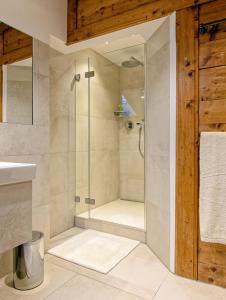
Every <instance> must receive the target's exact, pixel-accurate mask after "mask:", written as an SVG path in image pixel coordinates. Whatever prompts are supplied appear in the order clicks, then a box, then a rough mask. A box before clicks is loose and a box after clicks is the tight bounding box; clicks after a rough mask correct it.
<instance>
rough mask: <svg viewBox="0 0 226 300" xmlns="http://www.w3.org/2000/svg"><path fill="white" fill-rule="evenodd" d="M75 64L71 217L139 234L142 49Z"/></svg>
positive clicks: (85, 56) (87, 54)
mask: <svg viewBox="0 0 226 300" xmlns="http://www.w3.org/2000/svg"><path fill="white" fill-rule="evenodd" d="M100 52H101V53H100ZM75 64H76V76H75V90H76V97H75V98H76V108H75V120H76V121H75V122H76V126H75V128H76V143H75V144H76V154H75V155H76V164H75V165H76V180H75V181H76V182H75V184H76V216H77V218H89V219H96V220H102V221H107V222H112V223H118V224H121V225H126V226H130V227H135V228H139V229H142V230H144V101H145V99H144V83H145V72H144V45H143V44H141V45H136V46H131V47H127V48H123V49H120V50H117V51H109V52H103V53H102V51H99V53H98V52H96V51H94V50H92V49H90V50H85V51H82V52H81V53H80V54H77V56H76V60H75ZM76 78H77V79H76Z"/></svg>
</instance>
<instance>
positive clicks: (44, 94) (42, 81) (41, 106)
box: [33, 73, 49, 126]
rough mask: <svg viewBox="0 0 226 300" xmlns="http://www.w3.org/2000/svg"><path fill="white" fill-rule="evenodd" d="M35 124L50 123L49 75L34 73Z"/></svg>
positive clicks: (45, 124) (44, 124) (46, 124)
mask: <svg viewBox="0 0 226 300" xmlns="http://www.w3.org/2000/svg"><path fill="white" fill-rule="evenodd" d="M33 124H34V125H39V126H48V124H49V77H46V76H43V75H40V74H37V73H34V74H33Z"/></svg>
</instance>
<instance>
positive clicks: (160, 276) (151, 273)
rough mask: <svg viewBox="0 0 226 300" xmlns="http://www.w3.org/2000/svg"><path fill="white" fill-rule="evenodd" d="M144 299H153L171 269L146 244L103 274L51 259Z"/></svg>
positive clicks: (52, 261) (54, 258) (55, 258)
mask: <svg viewBox="0 0 226 300" xmlns="http://www.w3.org/2000/svg"><path fill="white" fill-rule="evenodd" d="M49 261H50V262H51V263H55V264H57V265H59V266H61V267H64V268H66V269H68V270H71V271H74V272H77V273H79V274H82V275H85V276H88V277H90V278H93V279H95V280H98V281H100V282H103V283H106V284H108V285H110V286H112V287H116V288H118V289H121V290H124V291H126V292H128V293H132V294H134V295H136V296H138V297H142V298H144V299H152V298H153V297H154V295H155V293H156V292H157V290H158V288H159V287H160V285H161V284H162V282H163V281H164V280H165V278H166V277H167V274H168V273H169V271H168V270H167V269H166V268H165V267H164V266H163V265H162V264H161V263H160V261H159V260H158V259H157V258H156V257H155V256H154V255H153V254H152V252H151V251H150V250H149V249H148V247H147V246H146V245H144V244H141V245H140V246H138V247H137V248H136V249H135V250H134V251H133V252H131V253H130V254H129V256H128V257H127V258H125V259H124V260H123V261H121V262H120V263H119V264H118V265H117V266H116V267H115V268H114V269H113V270H112V271H111V272H109V273H108V274H101V273H98V272H95V271H93V270H90V269H87V268H84V267H81V266H79V265H76V264H72V263H70V262H67V261H64V260H62V259H59V258H57V257H54V256H52V257H51V258H50V260H49Z"/></svg>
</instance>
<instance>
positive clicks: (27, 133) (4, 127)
mask: <svg viewBox="0 0 226 300" xmlns="http://www.w3.org/2000/svg"><path fill="white" fill-rule="evenodd" d="M18 137H20V138H18ZM40 141H42V142H41V143H40ZM0 144H1V150H0V154H1V155H27V154H29V155H31V154H33V155H36V154H37V155H41V154H45V153H47V152H48V151H49V129H48V127H46V126H30V125H19V124H6V123H1V124H0Z"/></svg>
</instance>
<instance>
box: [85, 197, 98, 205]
mask: <svg viewBox="0 0 226 300" xmlns="http://www.w3.org/2000/svg"><path fill="white" fill-rule="evenodd" d="M95 203H96V201H95V199H91V198H85V204H91V205H95Z"/></svg>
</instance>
